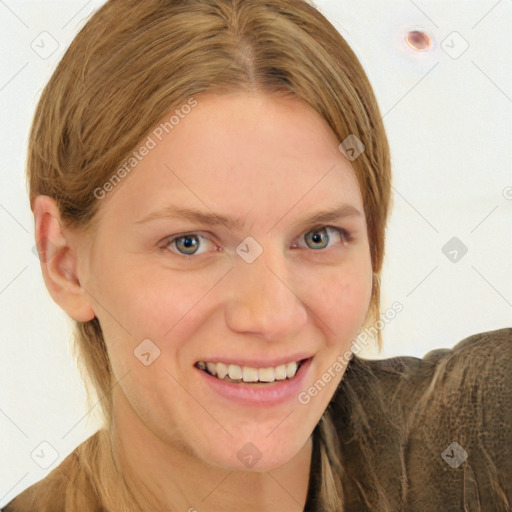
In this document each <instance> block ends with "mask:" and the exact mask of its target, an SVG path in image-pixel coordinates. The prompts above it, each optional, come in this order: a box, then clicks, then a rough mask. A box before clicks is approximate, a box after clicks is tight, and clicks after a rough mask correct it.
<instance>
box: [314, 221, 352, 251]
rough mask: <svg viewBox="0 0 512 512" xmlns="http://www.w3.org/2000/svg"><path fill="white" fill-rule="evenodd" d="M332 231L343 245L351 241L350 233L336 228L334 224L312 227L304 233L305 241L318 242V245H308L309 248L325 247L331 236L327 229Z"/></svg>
mask: <svg viewBox="0 0 512 512" xmlns="http://www.w3.org/2000/svg"><path fill="white" fill-rule="evenodd" d="M329 230H330V231H334V232H335V233H336V235H337V236H338V237H339V238H340V240H341V243H343V245H345V246H346V245H348V244H349V243H350V242H351V241H352V236H351V234H350V233H349V232H348V231H347V230H346V229H343V228H336V227H334V226H321V227H318V228H313V229H312V230H310V231H308V232H307V233H306V243H307V241H312V243H313V244H320V245H321V246H320V247H311V246H310V245H308V247H309V248H310V249H314V250H318V249H325V248H326V247H327V245H326V244H328V243H329V242H330V240H331V237H330V236H329V235H328V234H327V232H328V231H329Z"/></svg>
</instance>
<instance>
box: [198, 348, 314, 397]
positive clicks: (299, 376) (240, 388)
mask: <svg viewBox="0 0 512 512" xmlns="http://www.w3.org/2000/svg"><path fill="white" fill-rule="evenodd" d="M312 359H313V358H310V359H307V360H306V361H304V362H303V363H302V364H301V365H300V368H299V370H298V371H297V373H296V374H295V375H294V377H293V378H292V379H285V380H281V381H275V382H273V383H272V384H265V385H261V386H258V385H254V384H235V383H233V382H228V381H226V380H221V379H218V378H217V377H214V376H213V375H210V374H209V373H206V372H205V371H204V370H201V369H199V368H195V369H196V370H197V371H198V372H199V373H200V374H201V375H202V376H203V378H204V379H205V382H206V383H207V384H208V385H209V386H210V388H211V389H213V391H215V392H216V393H217V394H219V395H221V396H223V397H224V398H227V399H228V400H230V401H231V402H236V403H238V404H241V405H250V406H252V407H254V406H261V407H270V406H273V405H279V404H282V403H285V402H286V401H288V400H290V399H291V398H295V397H297V395H298V394H299V392H300V391H301V389H302V386H303V384H304V381H305V380H306V378H307V375H308V370H309V368H310V366H311V361H312Z"/></svg>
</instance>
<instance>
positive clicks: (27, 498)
mask: <svg viewBox="0 0 512 512" xmlns="http://www.w3.org/2000/svg"><path fill="white" fill-rule="evenodd" d="M100 433H101V431H98V432H96V433H95V434H93V435H92V436H91V437H89V438H88V439H86V440H85V441H84V442H82V443H81V444H80V445H79V446H77V447H76V448H75V449H74V450H73V451H72V452H71V453H70V454H69V455H67V456H66V457H65V458H64V460H63V461H62V462H61V463H60V464H59V465H58V466H57V467H56V468H55V469H53V470H52V471H50V473H48V474H47V475H46V477H44V478H43V479H42V480H39V481H38V482H36V483H35V484H32V485H31V486H30V487H28V488H27V489H25V490H24V491H22V492H21V493H20V494H18V495H17V496H16V497H15V498H14V499H12V500H11V501H10V502H9V503H7V505H5V506H4V507H3V508H0V512H60V511H64V510H66V501H67V498H68V497H69V496H70V495H71V494H73V493H75V494H81V495H83V496H85V498H86V499H85V502H84V505H83V506H82V509H81V510H82V511H83V512H89V511H97V510H99V509H100V507H99V504H98V502H97V500H96V499H95V493H94V491H93V489H92V488H91V485H90V481H89V478H88V472H89V471H90V468H88V467H85V466H87V464H85V465H84V464H83V462H82V458H81V454H82V453H84V452H87V453H94V452H96V451H97V450H98V447H99V436H100Z"/></svg>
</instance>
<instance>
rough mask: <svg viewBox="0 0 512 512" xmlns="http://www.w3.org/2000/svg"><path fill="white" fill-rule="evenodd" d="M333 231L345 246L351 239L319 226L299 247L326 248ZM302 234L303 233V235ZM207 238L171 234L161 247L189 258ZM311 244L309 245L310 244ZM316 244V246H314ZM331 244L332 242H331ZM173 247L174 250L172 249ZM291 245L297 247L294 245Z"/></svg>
mask: <svg viewBox="0 0 512 512" xmlns="http://www.w3.org/2000/svg"><path fill="white" fill-rule="evenodd" d="M329 231H330V232H334V234H335V239H336V237H338V239H339V241H340V242H341V243H342V244H343V245H344V246H345V247H346V246H348V244H350V243H351V242H352V241H353V236H352V235H351V234H350V232H348V231H347V230H346V229H344V228H338V227H334V226H319V227H316V228H313V229H311V230H309V231H308V232H307V233H305V240H306V243H307V246H306V247H304V246H299V247H300V248H306V249H307V248H309V249H312V250H314V251H318V250H321V249H326V248H328V245H329V242H330V241H331V237H330V236H329V235H328V232H329ZM303 236H304V235H303ZM201 239H202V240H207V241H208V242H211V240H210V239H209V238H207V237H205V236H202V235H200V234H198V233H197V232H191V233H184V234H181V235H176V236H173V237H171V238H169V239H167V241H166V242H165V244H164V246H163V247H162V249H164V250H167V249H170V250H171V252H173V253H175V254H176V255H177V256H180V257H183V258H191V257H192V256H197V255H199V254H202V253H203V252H204V251H202V252H200V251H198V248H200V240H201ZM310 244H311V245H310ZM315 245H316V246H315ZM331 245H333V244H331ZM173 247H174V250H173V249H172V248H173ZM293 247H297V245H294V246H293Z"/></svg>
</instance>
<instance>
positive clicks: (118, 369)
mask: <svg viewBox="0 0 512 512" xmlns="http://www.w3.org/2000/svg"><path fill="white" fill-rule="evenodd" d="M195 100H196V101H197V104H196V106H194V107H193V108H191V109H190V110H191V111H190V113H188V114H187V115H182V116H181V117H177V118H175V119H179V122H178V123H176V122H175V125H174V127H173V128H172V130H169V125H167V130H168V131H169V133H168V134H166V133H165V130H162V128H160V129H159V130H158V129H156V131H153V132H152V133H151V134H150V135H151V138H152V140H153V142H154V144H153V143H151V142H150V143H149V144H147V146H148V147H150V149H149V150H148V154H147V155H146V156H144V157H142V156H141V160H140V161H139V163H138V164H137V165H136V167H135V168H134V169H133V170H131V172H130V173H129V174H128V175H127V176H126V177H125V178H124V179H123V180H122V181H121V183H119V184H117V185H116V187H114V190H113V191H111V192H109V193H108V194H107V197H105V198H104V199H99V200H101V201H103V204H102V205H101V210H100V223H99V228H98V231H97V232H96V233H95V235H94V241H93V243H92V244H91V245H90V246H88V247H87V249H86V252H87V254H86V255H85V258H84V259H82V268H81V272H80V274H79V277H80V282H81V283H82V284H83V285H84V287H85V289H86V290H87V291H88V292H89V294H90V304H91V307H92V309H93V310H94V312H95V314H96V316H97V317H98V319H99V321H100V324H101V327H102V329H103V332H104V336H105V340H106V344H107V348H108V352H109V357H110V360H111V364H112V368H113V372H114V376H115V378H116V379H117V380H120V383H119V384H118V385H117V386H116V394H115V395H114V396H115V401H114V410H115V416H116V417H117V418H120V417H122V421H124V422H131V423H132V424H133V425H136V424H137V425H138V427H137V428H140V427H141V426H142V427H143V428H145V429H146V428H147V429H149V430H150V431H151V432H152V433H153V434H155V435H156V436H157V437H158V438H159V439H160V440H161V441H163V442H164V443H166V444H167V445H169V446H179V447H180V448H181V449H184V450H186V451H187V453H189V454H194V455H195V456H196V457H197V458H199V459H201V460H203V461H205V462H207V463H209V464H212V465H215V466H221V467H224V468H227V469H232V470H247V469H248V468H251V467H252V466H253V465H254V470H258V471H266V470H269V469H272V468H275V467H278V466H280V465H282V464H284V463H285V462H287V461H289V460H290V459H291V458H292V457H293V456H295V455H296V454H297V453H298V452H299V450H300V449H301V448H302V447H303V446H304V444H305V443H306V441H307V440H308V438H309V436H310V435H311V432H312V430H313V428H314V427H315V425H316V423H317V422H318V421H319V419H320V417H321V415H322V413H323V412H324V410H325V408H326V406H327V404H328V403H329V401H330V399H331V397H332V395H333V393H334V391H335V389H336V386H337V385H338V383H339V382H340V380H341V378H342V376H343V372H344V370H345V366H346V360H344V364H343V368H342V369H341V370H340V367H339V362H338V366H337V368H338V370H337V371H336V370H333V368H336V364H335V363H336V361H340V360H341V357H342V356H343V354H344V353H345V351H346V350H348V349H350V347H351V344H352V342H353V340H354V338H355V337H356V336H357V334H358V332H359V329H360V327H361V325H362V323H363V321H364V318H365V316H366V312H367V309H368V306H369V302H370V296H371V289H372V268H371V260H370V248H369V243H368V236H367V231H366V220H365V217H364V211H363V203H362V197H361V193H360V190H359V187H358V184H357V181H356V178H355V175H354V174H353V170H352V167H351V165H350V162H349V161H348V160H347V159H346V158H345V157H344V155H343V154H342V153H341V152H340V151H339V150H338V144H339V142H341V141H338V140H336V137H335V136H334V134H333V132H332V131H331V130H330V129H329V127H328V125H327V124H326V123H325V121H324V120H323V119H322V118H321V117H320V116H319V115H318V114H317V113H316V112H315V111H314V110H312V109H311V108H310V107H309V106H308V105H307V104H306V103H304V102H302V101H300V100H290V99H279V98H277V97H275V96H257V97H256V96H249V95H243V94H233V95H224V96H214V95H212V94H203V95H199V96H196V98H195ZM186 111H187V112H188V109H186ZM183 112H185V109H184V110H183ZM170 116H171V114H169V115H167V116H165V117H164V118H163V121H168V120H169V118H170ZM156 134H159V135H158V136H157V135H156ZM162 134H163V136H162ZM160 139H161V140H160ZM143 142H147V140H145V141H143ZM152 146H155V147H152ZM136 149H137V150H138V148H136ZM142 152H144V153H145V151H144V150H143V151H142ZM140 155H141V152H139V156H140ZM343 205H350V206H351V207H353V208H354V209H356V210H358V211H359V212H360V215H346V216H340V217H339V218H332V219H329V220H328V221H326V220H321V221H309V220H308V219H309V218H311V217H313V216H314V215H315V214H317V213H320V212H324V211H326V210H331V209H335V208H340V207H342V206H343ZM183 209H193V210H195V211H197V212H201V214H202V216H204V218H205V219H206V218H208V219H213V215H214V213H215V214H218V215H219V216H220V215H221V216H223V217H225V218H226V219H229V220H228V221H227V222H226V224H228V223H229V227H228V225H226V224H224V223H215V222H213V221H212V222H210V221H208V222H207V221H206V220H205V219H203V220H202V219H201V218H200V217H199V216H197V218H196V219H187V218H185V217H184V216H182V215H181V214H180V213H176V214H175V215H172V212H173V211H175V210H183ZM161 212H167V214H166V215H164V214H161ZM148 217H150V218H151V217H152V218H151V220H147V219H146V218H148ZM145 219H146V220H145ZM231 223H232V225H231ZM337 229H339V230H345V231H346V232H348V233H349V234H350V236H351V237H352V240H351V241H347V238H346V237H345V235H344V232H343V231H337ZM177 235H182V236H181V238H179V237H178V238H177V239H175V240H171V239H173V238H175V237H176V236H177ZM183 235H187V236H183ZM84 261H86V263H84ZM305 358H310V361H309V363H308V364H304V365H303V366H302V368H299V371H298V373H297V375H296V377H295V378H294V379H291V380H289V381H288V380H278V381H276V382H275V383H273V384H268V383H267V384H261V383H260V384H234V383H231V384H226V383H222V382H221V381H220V380H219V379H218V377H213V376H211V375H208V374H206V373H205V372H204V371H203V370H201V369H199V368H198V367H197V365H196V363H198V362H199V361H203V362H211V363H217V362H224V363H236V362H239V363H240V366H241V367H242V370H243V366H248V367H255V368H256V369H257V370H258V369H259V368H262V367H270V366H272V367H274V366H278V363H279V362H294V361H299V360H301V359H305ZM244 363H246V364H244ZM210 366H211V365H210ZM292 366H293V365H292ZM217 368H219V367H217ZM228 368H229V367H228ZM236 369H237V368H236V367H235V368H234V370H236ZM221 370H222V367H221ZM232 370H233V369H232ZM281 371H282V369H281V370H278V374H279V373H280V372H281ZM267 373H268V371H267V372H266V371H264V372H262V373H261V375H260V372H258V373H257V375H258V378H259V377H262V378H263V379H265V378H266V376H265V375H266V374H267ZM246 374H247V375H248V376H250V375H251V374H252V375H254V371H251V370H249V371H248V372H246ZM233 375H235V376H236V373H235V374H233ZM281 376H282V374H281ZM317 381H320V383H321V385H319V384H318V382H317ZM315 382H316V383H317V389H320V391H317V392H316V394H315V393H308V396H309V398H310V399H309V400H306V399H305V392H306V393H307V392H308V389H309V388H311V387H312V386H313V385H314V384H315ZM327 382H328V383H327ZM285 387H288V388H289V389H288V390H287V391H286V390H285ZM243 388H244V389H243ZM273 388H275V394H274V395H273V396H274V399H273V401H272V400H267V401H265V400H266V399H268V397H269V396H270V395H272V393H273V392H272V391H271V390H272V389H273ZM242 391H244V393H242ZM285 391H286V392H285ZM279 393H281V395H282V396H281V398H280V399H276V398H275V397H276V396H277V395H279ZM299 396H301V397H302V399H299ZM306 402H307V403H306ZM121 411H122V413H121ZM251 456H252V457H253V459H251ZM256 459H258V460H257V463H256V464H254V463H251V462H250V461H251V460H256Z"/></svg>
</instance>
